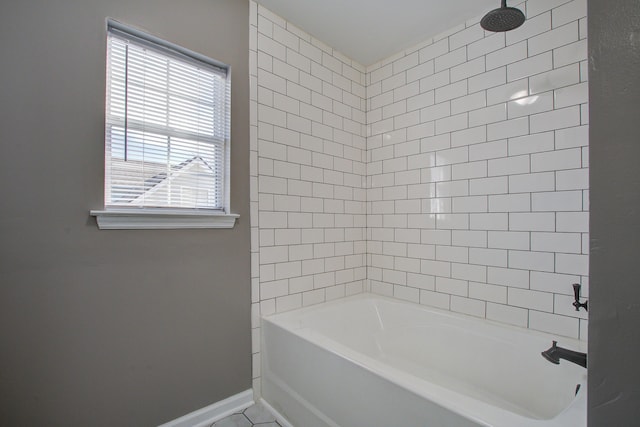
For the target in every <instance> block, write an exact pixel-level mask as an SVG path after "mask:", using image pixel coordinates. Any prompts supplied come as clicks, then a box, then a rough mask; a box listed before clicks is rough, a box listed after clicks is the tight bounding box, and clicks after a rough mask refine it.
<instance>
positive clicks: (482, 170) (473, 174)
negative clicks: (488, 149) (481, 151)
mask: <svg viewBox="0 0 640 427" xmlns="http://www.w3.org/2000/svg"><path fill="white" fill-rule="evenodd" d="M486 176H487V162H486V161H479V162H469V163H462V164H455V165H452V166H451V177H452V179H454V180H459V179H469V178H482V177H486Z"/></svg>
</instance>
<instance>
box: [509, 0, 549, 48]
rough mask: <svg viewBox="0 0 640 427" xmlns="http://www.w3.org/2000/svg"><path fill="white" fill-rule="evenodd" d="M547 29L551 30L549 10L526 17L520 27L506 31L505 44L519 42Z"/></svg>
mask: <svg viewBox="0 0 640 427" xmlns="http://www.w3.org/2000/svg"><path fill="white" fill-rule="evenodd" d="M527 5H528V4H527ZM527 9H528V8H527ZM527 12H528V10H527ZM549 30H551V12H546V13H543V14H540V15H537V16H533V17H530V18H528V19H527V20H526V21H525V22H524V24H523V25H522V26H521V27H520V28H516V29H515V30H513V31H509V32H507V34H506V36H507V44H508V45H511V44H514V43H519V42H522V41H524V40H527V39H529V38H531V37H533V36H536V35H538V34H541V33H545V32H547V31H549ZM525 43H526V42H525Z"/></svg>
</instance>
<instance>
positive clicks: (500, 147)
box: [469, 139, 507, 161]
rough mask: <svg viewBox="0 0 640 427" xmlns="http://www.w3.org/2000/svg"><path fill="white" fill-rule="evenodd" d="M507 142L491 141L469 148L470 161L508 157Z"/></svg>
mask: <svg viewBox="0 0 640 427" xmlns="http://www.w3.org/2000/svg"><path fill="white" fill-rule="evenodd" d="M506 155H507V140H504V139H503V140H501V141H491V142H486V143H482V144H473V145H471V146H469V161H474V160H487V159H496V158H498V157H506Z"/></svg>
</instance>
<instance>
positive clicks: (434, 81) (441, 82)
mask: <svg viewBox="0 0 640 427" xmlns="http://www.w3.org/2000/svg"><path fill="white" fill-rule="evenodd" d="M448 84H449V70H445V71H440V72H439V73H435V74H433V75H431V76H427V77H425V78H423V79H420V92H427V91H430V90H434V89H437V88H440V87H443V86H446V85H448Z"/></svg>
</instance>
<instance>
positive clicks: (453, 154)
mask: <svg viewBox="0 0 640 427" xmlns="http://www.w3.org/2000/svg"><path fill="white" fill-rule="evenodd" d="M468 161H469V150H468V149H467V147H460V148H452V149H449V150H441V151H437V152H436V165H437V166H443V165H450V164H454V163H465V162H468Z"/></svg>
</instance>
